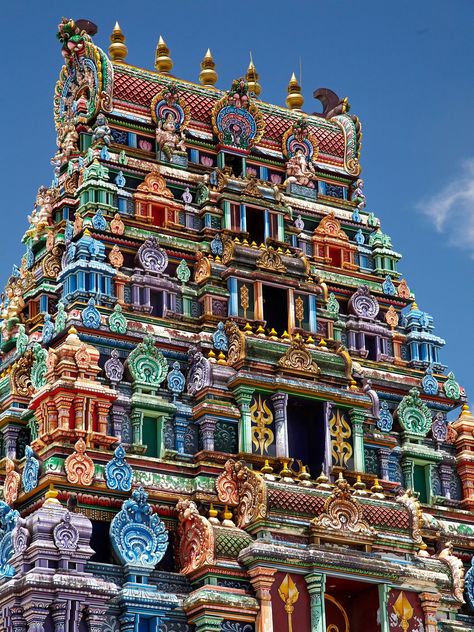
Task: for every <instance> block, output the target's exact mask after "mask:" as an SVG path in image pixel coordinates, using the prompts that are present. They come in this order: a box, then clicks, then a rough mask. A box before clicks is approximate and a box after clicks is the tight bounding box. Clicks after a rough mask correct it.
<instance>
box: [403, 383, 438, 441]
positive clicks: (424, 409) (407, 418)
mask: <svg viewBox="0 0 474 632" xmlns="http://www.w3.org/2000/svg"><path fill="white" fill-rule="evenodd" d="M397 415H398V419H399V421H400V424H401V425H402V428H403V429H404V430H406V431H407V432H410V433H411V434H414V435H418V436H420V437H424V436H426V434H427V433H428V431H429V429H430V428H431V421H432V419H431V413H430V410H429V408H428V406H427V405H426V404H425V403H423V402H422V401H421V399H420V391H419V390H418V389H417V388H412V389H411V390H410V392H409V394H408V395H405V397H404V398H403V399H402V401H401V402H400V404H399V405H398V408H397Z"/></svg>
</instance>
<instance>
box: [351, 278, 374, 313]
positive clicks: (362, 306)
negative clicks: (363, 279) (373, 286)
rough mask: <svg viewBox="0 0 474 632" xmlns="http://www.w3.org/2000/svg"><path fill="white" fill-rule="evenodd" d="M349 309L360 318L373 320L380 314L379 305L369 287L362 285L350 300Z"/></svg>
mask: <svg viewBox="0 0 474 632" xmlns="http://www.w3.org/2000/svg"><path fill="white" fill-rule="evenodd" d="M349 309H350V311H351V312H352V313H353V314H355V315H356V316H359V317H360V318H368V319H370V320H373V319H374V318H375V317H376V316H377V314H378V313H379V304H378V301H377V299H376V298H374V297H373V296H372V295H371V294H370V290H369V288H368V287H367V285H361V286H360V287H359V288H357V290H356V291H355V292H354V294H353V295H352V296H351V298H350V299H349Z"/></svg>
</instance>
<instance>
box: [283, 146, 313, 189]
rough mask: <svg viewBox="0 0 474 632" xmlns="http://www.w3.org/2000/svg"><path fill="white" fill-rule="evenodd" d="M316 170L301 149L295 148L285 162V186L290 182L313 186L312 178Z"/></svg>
mask: <svg viewBox="0 0 474 632" xmlns="http://www.w3.org/2000/svg"><path fill="white" fill-rule="evenodd" d="M315 176H316V172H315V170H314V167H313V163H312V162H311V161H307V160H306V156H305V154H304V152H303V150H302V149H297V150H296V152H295V154H294V155H293V156H291V158H290V159H289V160H288V162H287V163H286V180H285V182H284V184H285V186H286V185H288V184H291V183H296V184H300V185H302V186H305V187H308V186H314V185H313V182H312V181H313V179H314V178H315Z"/></svg>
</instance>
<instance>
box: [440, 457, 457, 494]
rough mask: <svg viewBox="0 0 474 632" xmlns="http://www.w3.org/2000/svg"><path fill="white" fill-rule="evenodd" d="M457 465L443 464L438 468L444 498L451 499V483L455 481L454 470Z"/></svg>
mask: <svg viewBox="0 0 474 632" xmlns="http://www.w3.org/2000/svg"><path fill="white" fill-rule="evenodd" d="M455 467H456V466H455V465H448V464H447V463H441V465H440V466H439V468H438V471H439V477H440V479H441V490H442V492H443V496H445V497H446V498H451V482H452V479H453V469H454V468H455Z"/></svg>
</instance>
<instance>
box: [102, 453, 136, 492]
mask: <svg viewBox="0 0 474 632" xmlns="http://www.w3.org/2000/svg"><path fill="white" fill-rule="evenodd" d="M132 477H133V471H132V468H131V466H130V465H129V464H128V463H127V461H126V460H125V450H124V448H123V447H122V446H121V445H119V446H118V447H117V448H115V452H114V456H113V458H112V459H111V460H110V461H109V462H108V463H107V465H106V466H105V483H106V485H107V487H108V488H109V489H116V490H119V491H121V492H129V491H130V490H131V489H132Z"/></svg>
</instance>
